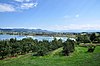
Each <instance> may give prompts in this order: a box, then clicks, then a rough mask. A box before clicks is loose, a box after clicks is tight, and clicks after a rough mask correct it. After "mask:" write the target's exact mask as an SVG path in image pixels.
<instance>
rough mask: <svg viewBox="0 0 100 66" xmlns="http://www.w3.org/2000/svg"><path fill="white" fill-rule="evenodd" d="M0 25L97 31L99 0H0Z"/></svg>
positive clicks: (99, 20) (99, 10) (98, 27)
mask: <svg viewBox="0 0 100 66" xmlns="http://www.w3.org/2000/svg"><path fill="white" fill-rule="evenodd" d="M0 28H28V29H44V30H52V31H56V30H100V0H0Z"/></svg>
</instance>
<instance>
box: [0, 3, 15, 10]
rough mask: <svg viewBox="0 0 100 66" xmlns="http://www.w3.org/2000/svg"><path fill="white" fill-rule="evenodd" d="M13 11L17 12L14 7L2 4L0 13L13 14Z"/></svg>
mask: <svg viewBox="0 0 100 66" xmlns="http://www.w3.org/2000/svg"><path fill="white" fill-rule="evenodd" d="M13 11H16V10H15V8H14V7H13V6H12V5H10V4H2V3H0V12H13Z"/></svg>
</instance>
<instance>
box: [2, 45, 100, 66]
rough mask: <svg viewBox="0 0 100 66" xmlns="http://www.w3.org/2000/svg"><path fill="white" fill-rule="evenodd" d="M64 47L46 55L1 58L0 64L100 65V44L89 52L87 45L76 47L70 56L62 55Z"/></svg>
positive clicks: (14, 65) (25, 65)
mask: <svg viewBox="0 0 100 66" xmlns="http://www.w3.org/2000/svg"><path fill="white" fill-rule="evenodd" d="M60 51H62V48H58V49H56V50H54V51H52V52H50V53H49V54H48V55H46V56H32V54H33V53H28V54H26V55H20V56H18V57H13V58H6V59H4V60H0V66H100V46H97V47H96V48H95V50H94V52H93V53H87V48H85V47H75V51H74V52H73V53H71V54H70V56H60V55H59V53H60Z"/></svg>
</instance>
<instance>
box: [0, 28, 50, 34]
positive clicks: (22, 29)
mask: <svg viewBox="0 0 100 66" xmlns="http://www.w3.org/2000/svg"><path fill="white" fill-rule="evenodd" d="M0 31H3V32H32V33H41V32H45V33H51V32H52V31H48V30H42V29H24V28H19V29H17V28H16V29H2V28H0Z"/></svg>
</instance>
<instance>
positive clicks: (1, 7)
mask: <svg viewBox="0 0 100 66" xmlns="http://www.w3.org/2000/svg"><path fill="white" fill-rule="evenodd" d="M37 5H38V3H37V2H35V1H34V0H8V2H1V3H0V12H15V11H16V12H18V11H23V10H27V9H30V8H34V7H36V6H37Z"/></svg>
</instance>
